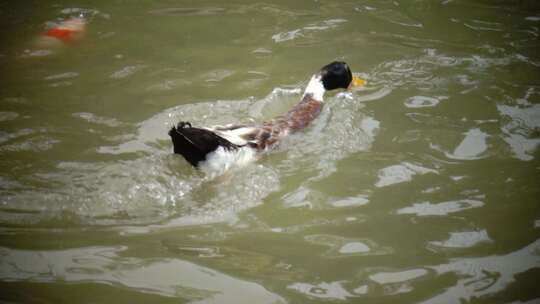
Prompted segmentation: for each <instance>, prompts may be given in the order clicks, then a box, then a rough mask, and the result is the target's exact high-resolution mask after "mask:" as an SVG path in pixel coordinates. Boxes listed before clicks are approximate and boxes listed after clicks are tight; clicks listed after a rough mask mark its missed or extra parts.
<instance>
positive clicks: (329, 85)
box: [304, 61, 365, 100]
mask: <svg viewBox="0 0 540 304" xmlns="http://www.w3.org/2000/svg"><path fill="white" fill-rule="evenodd" d="M364 84H365V81H364V80H363V79H360V78H358V77H356V76H353V74H352V73H351V69H350V68H349V66H348V65H347V64H346V63H345V62H343V61H334V62H331V63H329V64H327V65H325V66H323V67H322V68H321V70H320V71H319V72H318V73H316V74H315V75H313V77H312V78H311V80H310V82H309V84H308V86H307V88H306V92H305V93H304V95H307V94H311V95H312V97H313V98H314V99H316V100H322V96H323V95H324V92H325V91H331V90H335V89H350V88H352V87H356V86H362V85H364Z"/></svg>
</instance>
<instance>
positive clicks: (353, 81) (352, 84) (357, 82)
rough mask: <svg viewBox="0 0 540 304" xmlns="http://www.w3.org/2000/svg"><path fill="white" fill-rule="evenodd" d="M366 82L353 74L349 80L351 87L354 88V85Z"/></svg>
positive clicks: (357, 85)
mask: <svg viewBox="0 0 540 304" xmlns="http://www.w3.org/2000/svg"><path fill="white" fill-rule="evenodd" d="M365 84H366V81H365V80H364V79H362V78H360V77H357V76H353V78H352V81H351V87H352V88H354V87H361V86H363V85H365Z"/></svg>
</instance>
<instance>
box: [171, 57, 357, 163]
mask: <svg viewBox="0 0 540 304" xmlns="http://www.w3.org/2000/svg"><path fill="white" fill-rule="evenodd" d="M363 84H364V80H362V79H360V78H358V77H356V76H353V75H352V73H351V70H350V69H349V66H348V65H347V64H346V63H345V62H339V61H334V62H332V63H330V64H328V65H325V66H324V67H322V68H321V69H320V70H319V71H318V72H317V73H315V74H314V75H313V76H312V77H311V79H310V81H309V83H308V85H307V87H306V90H305V92H304V94H303V96H302V99H301V100H300V102H299V103H298V104H296V105H295V106H294V107H293V108H292V109H291V110H289V111H288V112H286V113H284V114H282V115H280V116H277V117H275V118H273V119H272V120H270V121H267V122H264V123H262V124H260V125H255V124H253V125H251V124H250V125H247V124H230V125H225V126H217V127H211V128H206V127H203V128H196V127H193V126H192V125H191V123H189V122H180V123H178V125H176V126H174V127H172V128H171V129H170V130H169V136H170V137H171V139H172V143H173V147H174V153H176V154H180V155H182V156H183V157H184V158H185V159H186V160H187V161H188V162H189V163H190V164H191V165H193V166H194V167H197V168H201V169H203V170H204V171H224V170H227V169H228V168H229V167H231V166H233V165H241V164H245V163H247V162H250V161H251V160H253V159H254V158H255V157H256V155H257V154H258V153H260V152H262V151H266V150H268V149H270V148H272V147H273V146H275V145H276V144H277V143H278V142H279V141H280V139H282V138H284V137H285V136H287V135H289V134H291V133H294V132H297V131H299V130H302V129H304V128H305V127H307V126H308V125H309V123H310V122H311V121H313V120H314V119H315V118H317V116H318V115H319V114H320V113H321V110H322V107H323V96H324V93H325V92H326V91H331V90H334V89H340V88H341V89H348V88H350V87H353V86H360V85H363Z"/></svg>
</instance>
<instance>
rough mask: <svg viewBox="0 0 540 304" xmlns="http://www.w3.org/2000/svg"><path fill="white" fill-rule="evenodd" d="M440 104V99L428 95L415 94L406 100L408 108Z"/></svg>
mask: <svg viewBox="0 0 540 304" xmlns="http://www.w3.org/2000/svg"><path fill="white" fill-rule="evenodd" d="M438 104H439V99H437V98H434V97H426V96H413V97H411V98H409V99H407V101H405V106H406V107H407V108H426V107H435V106H436V105H438Z"/></svg>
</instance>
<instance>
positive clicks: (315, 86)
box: [302, 74, 326, 101]
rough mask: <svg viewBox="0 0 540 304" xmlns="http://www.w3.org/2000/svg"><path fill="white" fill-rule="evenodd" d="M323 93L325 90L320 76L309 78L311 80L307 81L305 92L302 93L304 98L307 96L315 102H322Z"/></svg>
mask: <svg viewBox="0 0 540 304" xmlns="http://www.w3.org/2000/svg"><path fill="white" fill-rule="evenodd" d="M324 92H326V89H325V88H324V85H323V82H322V80H321V75H317V74H315V75H313V77H311V80H310V81H309V83H308V85H307V87H306V90H305V91H304V96H303V97H302V98H304V97H306V96H307V95H308V94H309V95H311V98H313V99H315V100H317V101H323V96H324Z"/></svg>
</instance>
